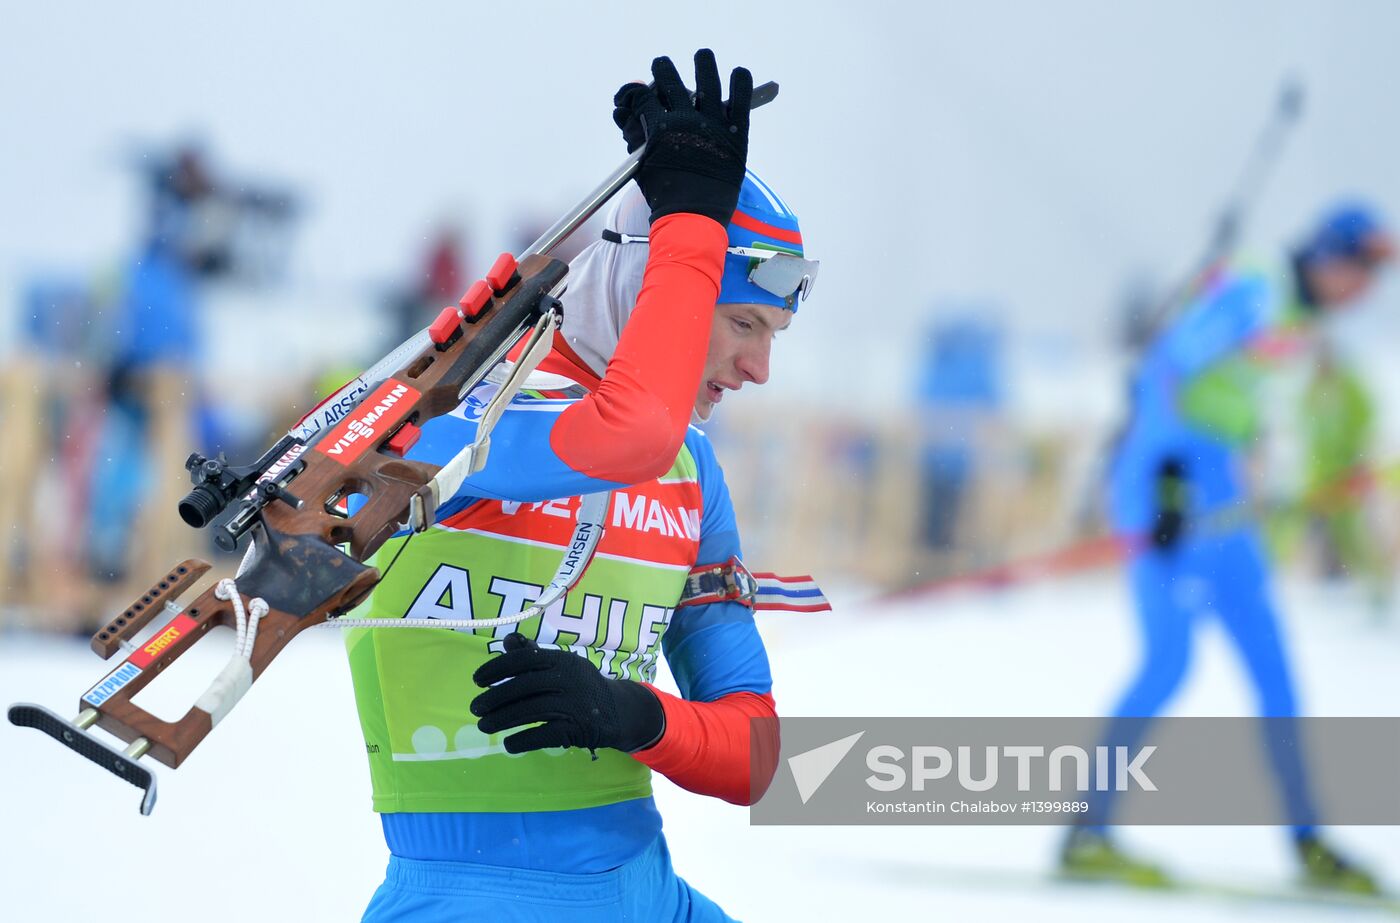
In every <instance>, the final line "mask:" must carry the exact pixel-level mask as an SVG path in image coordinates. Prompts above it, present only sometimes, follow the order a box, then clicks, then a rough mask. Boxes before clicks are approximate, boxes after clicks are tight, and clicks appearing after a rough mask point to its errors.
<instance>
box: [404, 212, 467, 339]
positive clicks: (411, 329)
mask: <svg viewBox="0 0 1400 923" xmlns="http://www.w3.org/2000/svg"><path fill="white" fill-rule="evenodd" d="M463 250H464V245H463V242H462V232H461V231H460V230H458V229H457V228H456V227H453V226H450V225H448V226H444V227H441V228H439V229H438V231H437V233H436V234H434V235H433V237H432V243H431V244H430V245H429V247H428V249H427V251H426V253H425V254H424V258H423V261H422V263H421V269H420V271H419V273H418V276H417V278H415V279H414V280H413V282H412V284H411V285H409V286H408V287H407V288H406V289H405V290H404V291H402V292H399V293H398V294H396V295H393V296H392V297H391V298H390V308H391V313H392V314H393V316H394V332H395V336H394V339H393V342H394V343H400V342H402V341H404V340H406V339H408V338H409V337H411V336H413V335H414V334H415V333H417V332H418V331H420V330H422V329H423V328H424V327H426V326H428V324H430V323H432V321H433V318H435V317H436V316H437V314H438V312H439V311H441V310H442V306H443V305H445V304H453V303H455V302H456V301H457V299H458V298H459V297H461V294H462V290H463V289H464V288H465V287H466V285H465V282H464V280H465V279H466V275H465V273H464V271H463V265H464V262H463V259H464V258H463Z"/></svg>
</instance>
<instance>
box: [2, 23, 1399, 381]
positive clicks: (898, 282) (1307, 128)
mask: <svg viewBox="0 0 1400 923" xmlns="http://www.w3.org/2000/svg"><path fill="white" fill-rule="evenodd" d="M395 6H396V8H395V9H393V10H390V9H389V6H388V5H387V4H357V3H352V2H336V3H324V4H309V3H308V4H296V5H293V4H286V3H271V2H243V3H239V4H219V5H214V4H188V3H184V4H176V3H169V4H164V3H138V2H125V3H121V4H102V5H93V4H85V5H70V6H66V7H62V8H60V7H59V6H58V5H55V4H44V5H41V4H16V5H11V6H10V7H9V8H8V9H7V10H6V12H5V14H4V16H3V25H0V126H3V132H2V133H0V134H2V135H3V138H4V140H3V142H0V306H5V307H8V306H10V305H12V303H13V302H12V300H11V299H13V296H14V293H15V292H16V290H17V288H18V286H19V284H20V282H21V281H22V280H23V279H24V278H25V277H26V276H27V275H28V274H29V273H31V272H32V271H34V269H35V268H36V267H59V268H73V269H79V268H83V267H93V268H95V267H97V266H98V265H100V264H103V263H106V264H109V265H110V264H112V263H114V262H115V261H117V260H118V259H120V258H121V257H122V256H123V255H124V254H125V253H126V252H127V251H128V250H129V246H130V227H131V220H132V217H133V213H134V209H135V199H134V194H135V185H134V183H132V182H131V180H130V178H129V177H128V176H127V175H125V174H124V173H123V172H122V170H121V169H120V162H121V157H122V156H123V153H124V152H125V151H127V150H129V149H130V148H131V146H133V145H135V144H137V143H139V142H142V141H164V140H170V139H173V138H178V137H186V136H190V135H192V134H194V135H198V136H199V137H202V138H203V139H205V141H206V142H207V144H208V146H209V148H210V149H211V150H212V151H213V153H214V154H215V155H216V157H217V160H218V162H219V163H220V164H222V165H223V166H225V167H226V168H228V169H230V170H232V171H234V172H235V173H240V174H246V175H250V176H251V175H257V174H267V175H269V176H272V177H276V178H280V179H283V180H285V181H287V182H288V183H291V184H294V185H296V186H297V187H299V188H300V189H301V190H303V195H304V198H305V199H306V201H307V204H308V206H309V211H308V213H307V215H306V219H305V221H304V222H303V224H302V226H301V228H300V231H299V233H298V235H297V239H296V240H297V249H296V262H295V264H294V266H293V272H294V274H295V275H296V276H297V278H298V279H300V280H302V281H303V282H304V283H307V284H314V285H326V286H332V285H333V286H341V285H344V286H354V285H357V284H360V283H365V282H369V281H376V280H377V281H385V280H388V279H390V278H392V277H394V276H395V275H397V274H401V273H402V272H403V271H405V269H406V268H407V267H408V266H410V265H411V263H412V262H413V258H414V254H415V251H416V249H417V247H418V246H419V244H418V242H419V241H420V240H421V238H422V236H423V234H424V233H425V232H426V231H427V229H428V228H429V227H431V226H432V225H433V224H434V223H435V222H437V221H439V220H441V219H443V218H445V217H455V218H458V219H461V220H463V221H464V222H465V223H467V224H469V225H470V226H472V227H474V228H475V230H476V235H475V236H476V240H477V244H478V247H479V252H481V253H483V254H485V253H490V252H495V251H497V250H499V249H501V248H502V247H504V246H507V245H509V244H511V243H512V242H513V235H512V234H511V230H512V227H513V225H515V224H517V223H519V220H520V217H519V216H520V215H521V214H522V208H523V209H524V210H525V211H528V212H530V213H531V218H532V219H533V218H534V217H536V216H538V215H540V214H544V215H546V216H552V215H551V213H552V212H555V211H558V210H559V209H560V208H561V206H563V205H564V204H567V203H568V202H570V201H571V200H572V199H573V198H574V197H576V196H578V195H580V194H582V193H584V192H586V191H587V190H588V189H590V188H591V187H592V186H594V185H595V184H596V182H597V181H598V180H599V179H600V178H601V177H602V176H603V175H605V174H606V172H607V171H608V170H609V169H611V167H613V166H614V165H615V163H616V162H617V161H618V160H620V158H621V156H622V154H623V153H624V151H623V148H622V145H621V142H620V140H619V138H618V137H617V133H616V129H615V128H614V127H613V125H612V123H611V120H610V118H609V116H610V110H611V102H610V100H611V94H612V92H613V90H614V89H615V88H616V87H617V85H618V84H619V83H621V82H623V81H624V80H626V79H630V78H636V77H643V76H645V75H646V69H647V65H648V62H649V60H650V58H651V57H652V56H653V55H654V54H659V53H669V54H672V55H673V56H676V57H688V56H689V54H690V53H691V52H692V51H693V49H694V48H695V47H697V46H700V45H710V46H712V47H714V48H715V50H716V52H717V54H718V56H719V60H720V64H721V67H723V68H727V67H729V66H731V65H734V64H739V63H742V64H745V65H747V66H749V67H750V68H752V69H753V71H754V73H755V75H756V77H757V79H759V80H766V79H775V80H778V81H779V82H780V83H781V84H782V95H781V98H780V99H779V101H778V102H777V103H776V104H775V105H773V106H772V107H770V108H769V109H766V110H764V111H762V112H761V113H760V114H759V115H757V116H756V117H755V120H754V133H753V142H752V153H751V164H752V165H753V166H755V167H756V168H757V169H758V170H759V171H760V172H761V173H763V175H764V176H765V177H766V178H767V179H768V180H769V181H770V182H771V183H772V184H773V185H774V186H775V187H777V188H778V189H779V190H780V191H781V192H782V193H783V195H784V197H785V198H786V199H787V200H788V201H789V203H790V204H792V205H793V207H794V208H795V209H796V210H797V211H798V213H799V215H801V216H802V219H803V227H804V234H805V237H806V240H807V243H808V248H809V252H810V253H811V254H812V255H814V256H817V257H819V258H821V259H822V261H823V266H822V273H821V283H820V285H819V287H818V289H817V297H816V298H814V299H813V300H812V301H811V302H810V303H809V304H808V305H806V306H804V308H803V310H802V312H801V315H800V317H799V323H798V325H796V326H794V329H793V331H792V332H791V333H789V334H785V335H784V337H785V338H786V342H784V344H783V347H782V350H781V351H780V353H779V355H778V356H777V357H776V362H775V386H777V383H778V382H779V381H781V380H782V379H784V378H786V379H787V383H786V385H785V386H778V387H783V388H784V390H786V389H798V388H801V389H808V388H810V387H811V385H812V383H813V380H814V379H815V378H817V377H818V376H820V375H822V374H824V371H823V370H829V369H831V368H836V367H840V363H841V362H842V361H843V360H847V361H848V360H850V359H852V358H859V359H860V360H864V361H865V362H867V363H868V362H869V361H870V359H871V357H872V356H873V355H874V350H877V349H880V348H882V346H883V347H889V348H895V349H896V352H897V347H892V346H891V344H894V343H898V342H899V340H900V338H899V336H898V334H899V333H900V332H901V330H902V329H903V328H904V325H913V326H916V327H919V326H922V324H923V320H922V319H923V318H924V317H925V316H926V315H927V312H928V309H929V307H930V304H931V303H934V302H936V301H938V300H944V299H950V298H951V299H976V300H982V301H986V302H989V303H994V304H998V305H1000V306H1001V310H1002V311H1003V312H1004V313H1005V315H1006V316H1008V317H1010V318H1013V319H1017V320H1020V319H1024V320H1026V321H1028V322H1030V323H1032V324H1034V325H1037V326H1044V327H1054V326H1056V325H1069V326H1071V327H1073V328H1075V329H1078V330H1080V331H1083V330H1096V329H1102V328H1105V327H1106V326H1107V325H1108V324H1109V323H1110V317H1111V312H1112V310H1113V308H1114V306H1115V303H1116V297H1117V295H1118V293H1119V292H1120V290H1121V288H1122V286H1123V284H1124V282H1125V280H1126V279H1127V278H1128V277H1129V276H1130V275H1132V274H1134V273H1138V272H1148V273H1152V274H1155V275H1157V276H1158V277H1159V278H1165V277H1168V276H1170V275H1172V274H1173V273H1175V272H1177V271H1179V270H1181V269H1182V268H1183V267H1184V266H1185V265H1186V264H1188V263H1189V262H1190V261H1191V260H1192V259H1194V257H1195V255H1196V253H1197V251H1198V250H1199V249H1200V247H1201V246H1202V245H1203V243H1204V239H1205V236H1206V234H1207V231H1208V230H1209V228H1210V225H1211V222H1212V221H1213V218H1214V215H1215V214H1216V212H1217V211H1218V209H1219V207H1220V205H1221V203H1222V199H1223V197H1224V195H1225V193H1226V192H1227V190H1228V189H1229V188H1230V186H1231V184H1232V183H1233V182H1234V179H1235V177H1236V175H1237V173H1238V171H1239V170H1240V167H1241V165H1242V164H1243V162H1244V159H1245V156H1246V153H1247V151H1248V150H1249V148H1250V146H1251V144H1252V143H1253V139H1254V138H1255V136H1256V135H1257V133H1258V131H1259V128H1260V126H1261V125H1262V123H1263V121H1264V120H1265V117H1266V116H1267V114H1268V111H1269V109H1270V107H1271V106H1272V105H1273V102H1274V99H1275V97H1276V94H1277V91H1278V87H1279V85H1280V83H1281V81H1282V79H1283V78H1284V76H1285V75H1287V74H1296V75H1297V76H1298V77H1299V78H1301V79H1302V80H1303V82H1304V83H1305V85H1306V90H1307V102H1306V111H1305V115H1304V119H1303V121H1302V123H1301V125H1300V126H1299V128H1298V130H1297V132H1296V134H1295V136H1294V137H1293V138H1292V139H1291V141H1290V143H1289V146H1288V149H1287V151H1286V152H1285V155H1284V157H1283V158H1282V160H1281V162H1280V164H1279V167H1278V170H1277V172H1276V173H1275V175H1274V177H1273V181H1272V183H1271V185H1270V188H1269V190H1268V194H1267V196H1266V198H1265V200H1264V201H1263V202H1262V203H1261V206H1260V208H1259V209H1258V211H1257V213H1256V214H1255V216H1254V220H1253V222H1252V224H1251V226H1250V234H1249V239H1250V242H1251V243H1252V244H1253V245H1254V247H1253V249H1255V250H1258V251H1259V252H1268V251H1270V250H1271V249H1274V248H1276V246H1277V245H1279V244H1280V243H1281V242H1282V241H1284V240H1286V239H1288V238H1289V237H1291V236H1293V235H1294V233H1295V232H1296V230H1297V229H1298V228H1299V227H1300V226H1302V225H1303V224H1304V223H1306V222H1307V221H1308V220H1309V219H1310V218H1311V217H1312V215H1313V214H1314V213H1315V212H1316V210H1317V208H1318V206H1319V204H1320V203H1322V202H1324V201H1326V200H1328V199H1330V198H1332V197H1334V196H1337V195H1342V194H1352V193H1364V194H1365V195H1367V196H1369V197H1370V198H1372V199H1373V200H1374V201H1376V202H1377V203H1378V204H1379V205H1380V206H1381V207H1382V208H1383V209H1384V210H1385V211H1386V212H1388V213H1389V214H1391V215H1393V216H1397V217H1400V172H1397V165H1398V164H1400V128H1397V126H1396V124H1395V119H1394V113H1395V112H1396V106H1395V100H1394V92H1395V89H1394V88H1395V86H1396V83H1397V81H1396V77H1397V76H1400V66H1398V65H1397V64H1396V63H1395V60H1396V59H1395V42H1396V40H1397V38H1400V4H1394V3H1385V2H1348V3H1334V2H1323V0H1315V2H1247V3H1243V2H1241V3H1220V2H1185V3H1183V2H1172V3H1165V2H1163V3H1145V2H1143V3H1131V4H1126V3H1118V2H978V3H966V2H957V3H953V2H935V3H926V4H916V3H909V2H903V3H868V2H867V3H860V4H856V3H844V4H838V3H830V2H819V0H815V2H809V3H805V4H802V5H800V6H793V5H791V4H745V5H743V6H742V7H741V6H733V7H728V8H726V12H725V13H724V15H723V16H718V15H716V14H714V13H706V14H701V13H699V12H695V13H689V12H686V11H685V10H686V9H695V10H698V9H699V6H700V5H698V4H692V5H680V4H621V3H588V4H580V3H569V4H564V3H536V4H530V5H528V6H522V5H512V4H466V3H453V4H448V3H413V4H397V5H395ZM682 7H684V9H683V8H682ZM516 10H528V12H525V13H517V12H516ZM720 20H722V22H721V21H720ZM683 72H685V70H684V68H683ZM1395 292H1400V288H1397V287H1396V286H1395V285H1394V284H1392V285H1390V286H1387V287H1386V288H1385V289H1383V290H1382V292H1381V293H1380V297H1379V298H1378V300H1381V301H1384V302H1386V311H1385V313H1384V315H1378V317H1377V318H1376V319H1373V320H1372V321H1369V322H1368V323H1371V324H1379V325H1381V326H1380V327H1377V328H1376V329H1387V328H1388V329H1391V330H1393V329H1395V328H1396V326H1397V325H1396V324H1395V323H1394V321H1395V308H1394V306H1393V304H1392V303H1393V302H1394V300H1395V299H1394V297H1392V293H1395ZM1386 315H1388V316H1386ZM4 329H5V328H4V327H3V326H0V331H3V330H4ZM892 334H894V336H892ZM899 358H900V357H899V355H898V354H897V355H896V357H895V359H894V360H893V361H891V362H889V363H879V364H878V368H876V369H874V370H871V371H869V372H868V374H870V375H873V376H874V379H873V382H874V384H875V385H876V386H877V387H879V388H881V389H883V388H886V387H888V388H893V387H896V386H897V385H898V384H899V379H900V376H901V375H902V374H903V371H902V368H903V366H902V365H901V363H900V361H898V360H899ZM780 393H781V392H780Z"/></svg>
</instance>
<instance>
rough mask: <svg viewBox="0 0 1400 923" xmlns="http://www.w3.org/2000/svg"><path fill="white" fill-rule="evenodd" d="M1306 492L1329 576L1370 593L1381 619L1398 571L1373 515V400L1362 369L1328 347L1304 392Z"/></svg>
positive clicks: (1390, 599) (1315, 535) (1387, 607)
mask: <svg viewBox="0 0 1400 923" xmlns="http://www.w3.org/2000/svg"><path fill="white" fill-rule="evenodd" d="M1301 410H1302V428H1303V445H1304V454H1303V459H1304V465H1305V472H1304V477H1305V480H1304V490H1305V491H1306V493H1305V496H1307V497H1308V498H1310V499H1311V500H1312V501H1313V503H1312V504H1311V505H1312V506H1313V507H1315V508H1314V509H1312V510H1309V511H1307V512H1309V514H1310V519H1311V523H1310V525H1311V526H1312V533H1313V536H1314V537H1315V539H1316V541H1317V545H1318V548H1319V551H1320V552H1321V556H1322V562H1321V563H1322V569H1323V573H1324V574H1325V575H1326V576H1327V577H1328V578H1330V579H1333V580H1340V579H1344V578H1347V577H1350V578H1352V579H1354V580H1357V581H1359V582H1360V583H1361V584H1362V585H1363V586H1364V587H1365V589H1366V592H1367V595H1368V597H1369V602H1370V605H1371V608H1372V610H1373V611H1374V612H1375V613H1376V615H1377V616H1378V617H1379V616H1381V615H1383V614H1385V613H1386V612H1387V611H1388V610H1389V608H1390V605H1391V601H1392V590H1393V586H1392V585H1393V582H1394V577H1395V574H1394V569H1393V564H1392V561H1391V560H1390V549H1389V547H1388V542H1387V540H1386V538H1385V536H1383V535H1381V534H1380V533H1379V531H1378V530H1377V529H1376V527H1375V524H1374V523H1373V522H1372V520H1371V518H1370V516H1369V508H1370V504H1369V503H1367V502H1366V500H1367V497H1366V493H1367V491H1363V490H1358V489H1356V488H1357V487H1360V486H1364V485H1365V484H1366V483H1367V482H1370V481H1371V480H1372V479H1373V478H1374V476H1375V472H1374V471H1372V470H1370V468H1369V467H1368V466H1369V465H1370V464H1373V463H1374V462H1375V459H1374V458H1373V457H1372V455H1371V453H1372V449H1373V447H1374V441H1375V434H1376V426H1375V418H1376V411H1375V401H1374V399H1373V398H1372V397H1371V394H1370V392H1369V390H1368V389H1367V387H1366V383H1365V382H1364V381H1363V380H1362V378H1361V375H1360V373H1359V372H1357V370H1356V369H1354V368H1351V367H1349V366H1348V365H1347V364H1346V362H1345V361H1343V359H1342V358H1341V357H1340V356H1339V355H1337V353H1336V351H1335V350H1334V349H1331V348H1328V347H1327V346H1326V345H1324V347H1323V348H1322V350H1321V352H1320V354H1319V356H1318V360H1317V363H1316V364H1315V366H1314V368H1313V374H1312V377H1311V379H1310V380H1309V382H1308V385H1307V389H1306V390H1305V391H1304V393H1303V405H1302V408H1301Z"/></svg>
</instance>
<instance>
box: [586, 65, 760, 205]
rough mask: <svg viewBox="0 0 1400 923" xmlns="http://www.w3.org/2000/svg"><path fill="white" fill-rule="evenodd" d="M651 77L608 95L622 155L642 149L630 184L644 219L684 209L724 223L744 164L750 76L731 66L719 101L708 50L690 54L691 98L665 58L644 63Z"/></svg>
mask: <svg viewBox="0 0 1400 923" xmlns="http://www.w3.org/2000/svg"><path fill="white" fill-rule="evenodd" d="M651 73H652V77H653V78H654V80H655V82H654V83H653V84H652V85H651V86H649V87H648V86H643V85H641V84H639V83H629V84H627V85H626V86H624V87H622V89H620V90H618V91H617V95H616V96H614V97H613V105H614V106H615V107H616V108H615V109H613V121H614V122H616V123H617V125H618V127H619V128H621V129H622V136H623V138H624V140H626V141H627V150H628V151H629V152H631V151H635V150H636V149H637V148H639V147H641V146H642V144H644V143H645V144H646V146H647V149H646V153H644V154H643V155H642V160H641V163H640V165H639V167H638V171H637V184H638V185H640V186H641V187H642V194H643V195H644V196H646V200H647V204H648V205H650V206H651V220H652V221H656V220H657V219H658V218H661V217H662V216H664V215H670V214H673V213H675V212H690V213H693V214H697V215H705V216H706V217H709V218H713V219H714V220H716V221H718V222H719V223H720V224H728V223H729V219H730V218H731V217H733V215H734V207H735V206H736V205H738V203H739V187H740V186H742V185H743V183H744V165H745V163H746V161H747V160H748V153H749V106H750V102H751V98H752V96H753V76H752V75H751V74H750V73H749V72H748V70H747V69H745V68H742V67H736V68H734V71H733V72H732V73H731V74H730V75H729V102H728V103H726V102H725V101H724V100H723V98H722V97H721V95H720V92H721V91H720V84H719V67H718V66H717V65H716V64H715V55H714V52H712V51H710V49H708V48H702V49H700V50H699V51H697V52H695V97H694V99H693V100H692V99H691V95H690V91H689V90H687V89H686V86H685V83H684V82H683V81H682V80H681V76H680V74H679V73H677V72H676V66H675V65H674V64H672V63H671V59H670V58H657V59H656V60H654V61H652V62H651Z"/></svg>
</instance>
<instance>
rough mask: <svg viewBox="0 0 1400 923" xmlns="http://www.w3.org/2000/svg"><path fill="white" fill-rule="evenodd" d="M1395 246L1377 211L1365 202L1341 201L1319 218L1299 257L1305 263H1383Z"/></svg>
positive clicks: (1392, 252) (1391, 253)
mask: <svg viewBox="0 0 1400 923" xmlns="http://www.w3.org/2000/svg"><path fill="white" fill-rule="evenodd" d="M1394 251H1395V244H1394V242H1393V241H1392V240H1391V237H1390V233H1389V232H1388V231H1387V230H1386V228H1385V226H1384V224H1383V223H1382V221H1381V218H1380V216H1379V215H1378V214H1377V213H1376V211H1375V210H1374V209H1373V208H1372V207H1371V206H1370V205H1368V204H1366V203H1365V202H1359V201H1355V202H1340V203H1338V204H1336V205H1334V206H1332V208H1330V209H1328V211H1327V212H1326V213H1325V214H1324V215H1323V216H1322V218H1321V220H1319V221H1318V223H1317V226H1316V227H1315V228H1314V229H1313V232H1312V235H1311V236H1310V237H1309V238H1308V239H1307V240H1306V241H1304V243H1303V247H1302V250H1301V251H1300V253H1299V256H1301V257H1302V259H1303V262H1305V263H1320V262H1326V261H1329V260H1355V261H1357V262H1360V263H1366V264H1368V265H1371V264H1377V263H1382V262H1385V261H1386V260H1388V259H1390V257H1391V256H1392V255H1393V254H1394Z"/></svg>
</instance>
